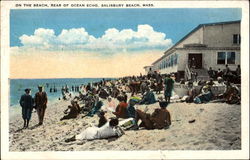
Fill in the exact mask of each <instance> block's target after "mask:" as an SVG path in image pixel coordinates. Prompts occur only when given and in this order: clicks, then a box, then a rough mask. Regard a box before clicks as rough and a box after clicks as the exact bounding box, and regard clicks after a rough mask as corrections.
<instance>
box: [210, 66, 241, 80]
mask: <svg viewBox="0 0 250 160" xmlns="http://www.w3.org/2000/svg"><path fill="white" fill-rule="evenodd" d="M208 75H209V77H210V78H212V79H213V80H216V79H217V78H218V77H221V78H223V79H224V80H225V81H229V82H231V83H237V84H240V82H241V69H240V65H238V66H237V68H236V70H235V71H232V70H231V69H230V68H229V66H228V65H225V68H224V70H221V69H220V68H219V69H218V70H217V71H216V70H213V69H212V67H209V70H208Z"/></svg>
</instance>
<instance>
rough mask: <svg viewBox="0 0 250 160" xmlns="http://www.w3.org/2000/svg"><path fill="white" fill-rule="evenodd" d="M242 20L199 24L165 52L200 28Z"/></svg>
mask: <svg viewBox="0 0 250 160" xmlns="http://www.w3.org/2000/svg"><path fill="white" fill-rule="evenodd" d="M240 22H241V21H240V20H237V21H227V22H216V23H204V24H199V25H198V26H197V27H195V28H194V29H193V30H192V31H191V32H189V33H188V34H187V35H186V36H184V37H183V38H182V39H180V40H179V41H178V42H176V43H175V44H174V45H173V46H172V47H171V48H169V49H168V50H167V51H165V52H164V54H165V55H166V53H167V52H169V51H170V50H172V49H173V48H175V47H176V46H177V45H178V44H180V43H181V42H182V41H184V40H185V39H187V37H189V36H190V35H191V34H193V33H194V32H196V31H197V30H198V29H200V28H202V27H206V26H214V25H222V24H233V23H240ZM165 55H163V56H162V57H160V58H159V59H157V60H156V61H155V62H153V63H152V65H154V64H155V63H157V62H159V61H160V60H162V59H163V58H164V57H165Z"/></svg>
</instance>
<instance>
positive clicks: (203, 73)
mask: <svg viewBox="0 0 250 160" xmlns="http://www.w3.org/2000/svg"><path fill="white" fill-rule="evenodd" d="M191 71H194V72H197V73H198V76H197V80H198V81H200V80H203V81H208V80H209V79H210V78H209V75H208V73H207V70H206V69H203V68H202V69H191Z"/></svg>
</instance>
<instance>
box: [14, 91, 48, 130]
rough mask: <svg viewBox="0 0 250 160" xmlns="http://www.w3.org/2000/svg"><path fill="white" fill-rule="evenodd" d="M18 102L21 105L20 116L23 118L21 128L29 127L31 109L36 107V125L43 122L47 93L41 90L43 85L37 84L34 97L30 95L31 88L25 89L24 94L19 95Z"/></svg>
mask: <svg viewBox="0 0 250 160" xmlns="http://www.w3.org/2000/svg"><path fill="white" fill-rule="evenodd" d="M19 102H20V106H21V107H22V118H23V120H24V124H23V128H28V127H29V121H30V119H31V114H32V111H33V109H36V112H37V114H38V121H39V123H38V125H42V124H43V120H44V114H45V110H46V108H47V102H48V98H47V94H46V92H44V91H43V86H38V92H37V93H36V94H35V96H34V98H33V97H32V96H31V89H29V88H27V89H25V94H24V95H22V96H21V98H20V101H19Z"/></svg>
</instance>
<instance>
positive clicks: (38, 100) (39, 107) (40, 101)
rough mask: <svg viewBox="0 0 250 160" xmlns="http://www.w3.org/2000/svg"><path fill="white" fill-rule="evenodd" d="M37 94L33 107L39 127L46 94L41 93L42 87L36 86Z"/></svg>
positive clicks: (44, 107) (45, 105) (45, 102)
mask: <svg viewBox="0 0 250 160" xmlns="http://www.w3.org/2000/svg"><path fill="white" fill-rule="evenodd" d="M38 90H39V92H37V93H36V94H35V98H34V99H35V105H36V111H37V114H38V120H39V125H42V124H43V118H44V113H45V110H46V108H47V102H48V98H47V94H46V92H44V91H43V86H38Z"/></svg>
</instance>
